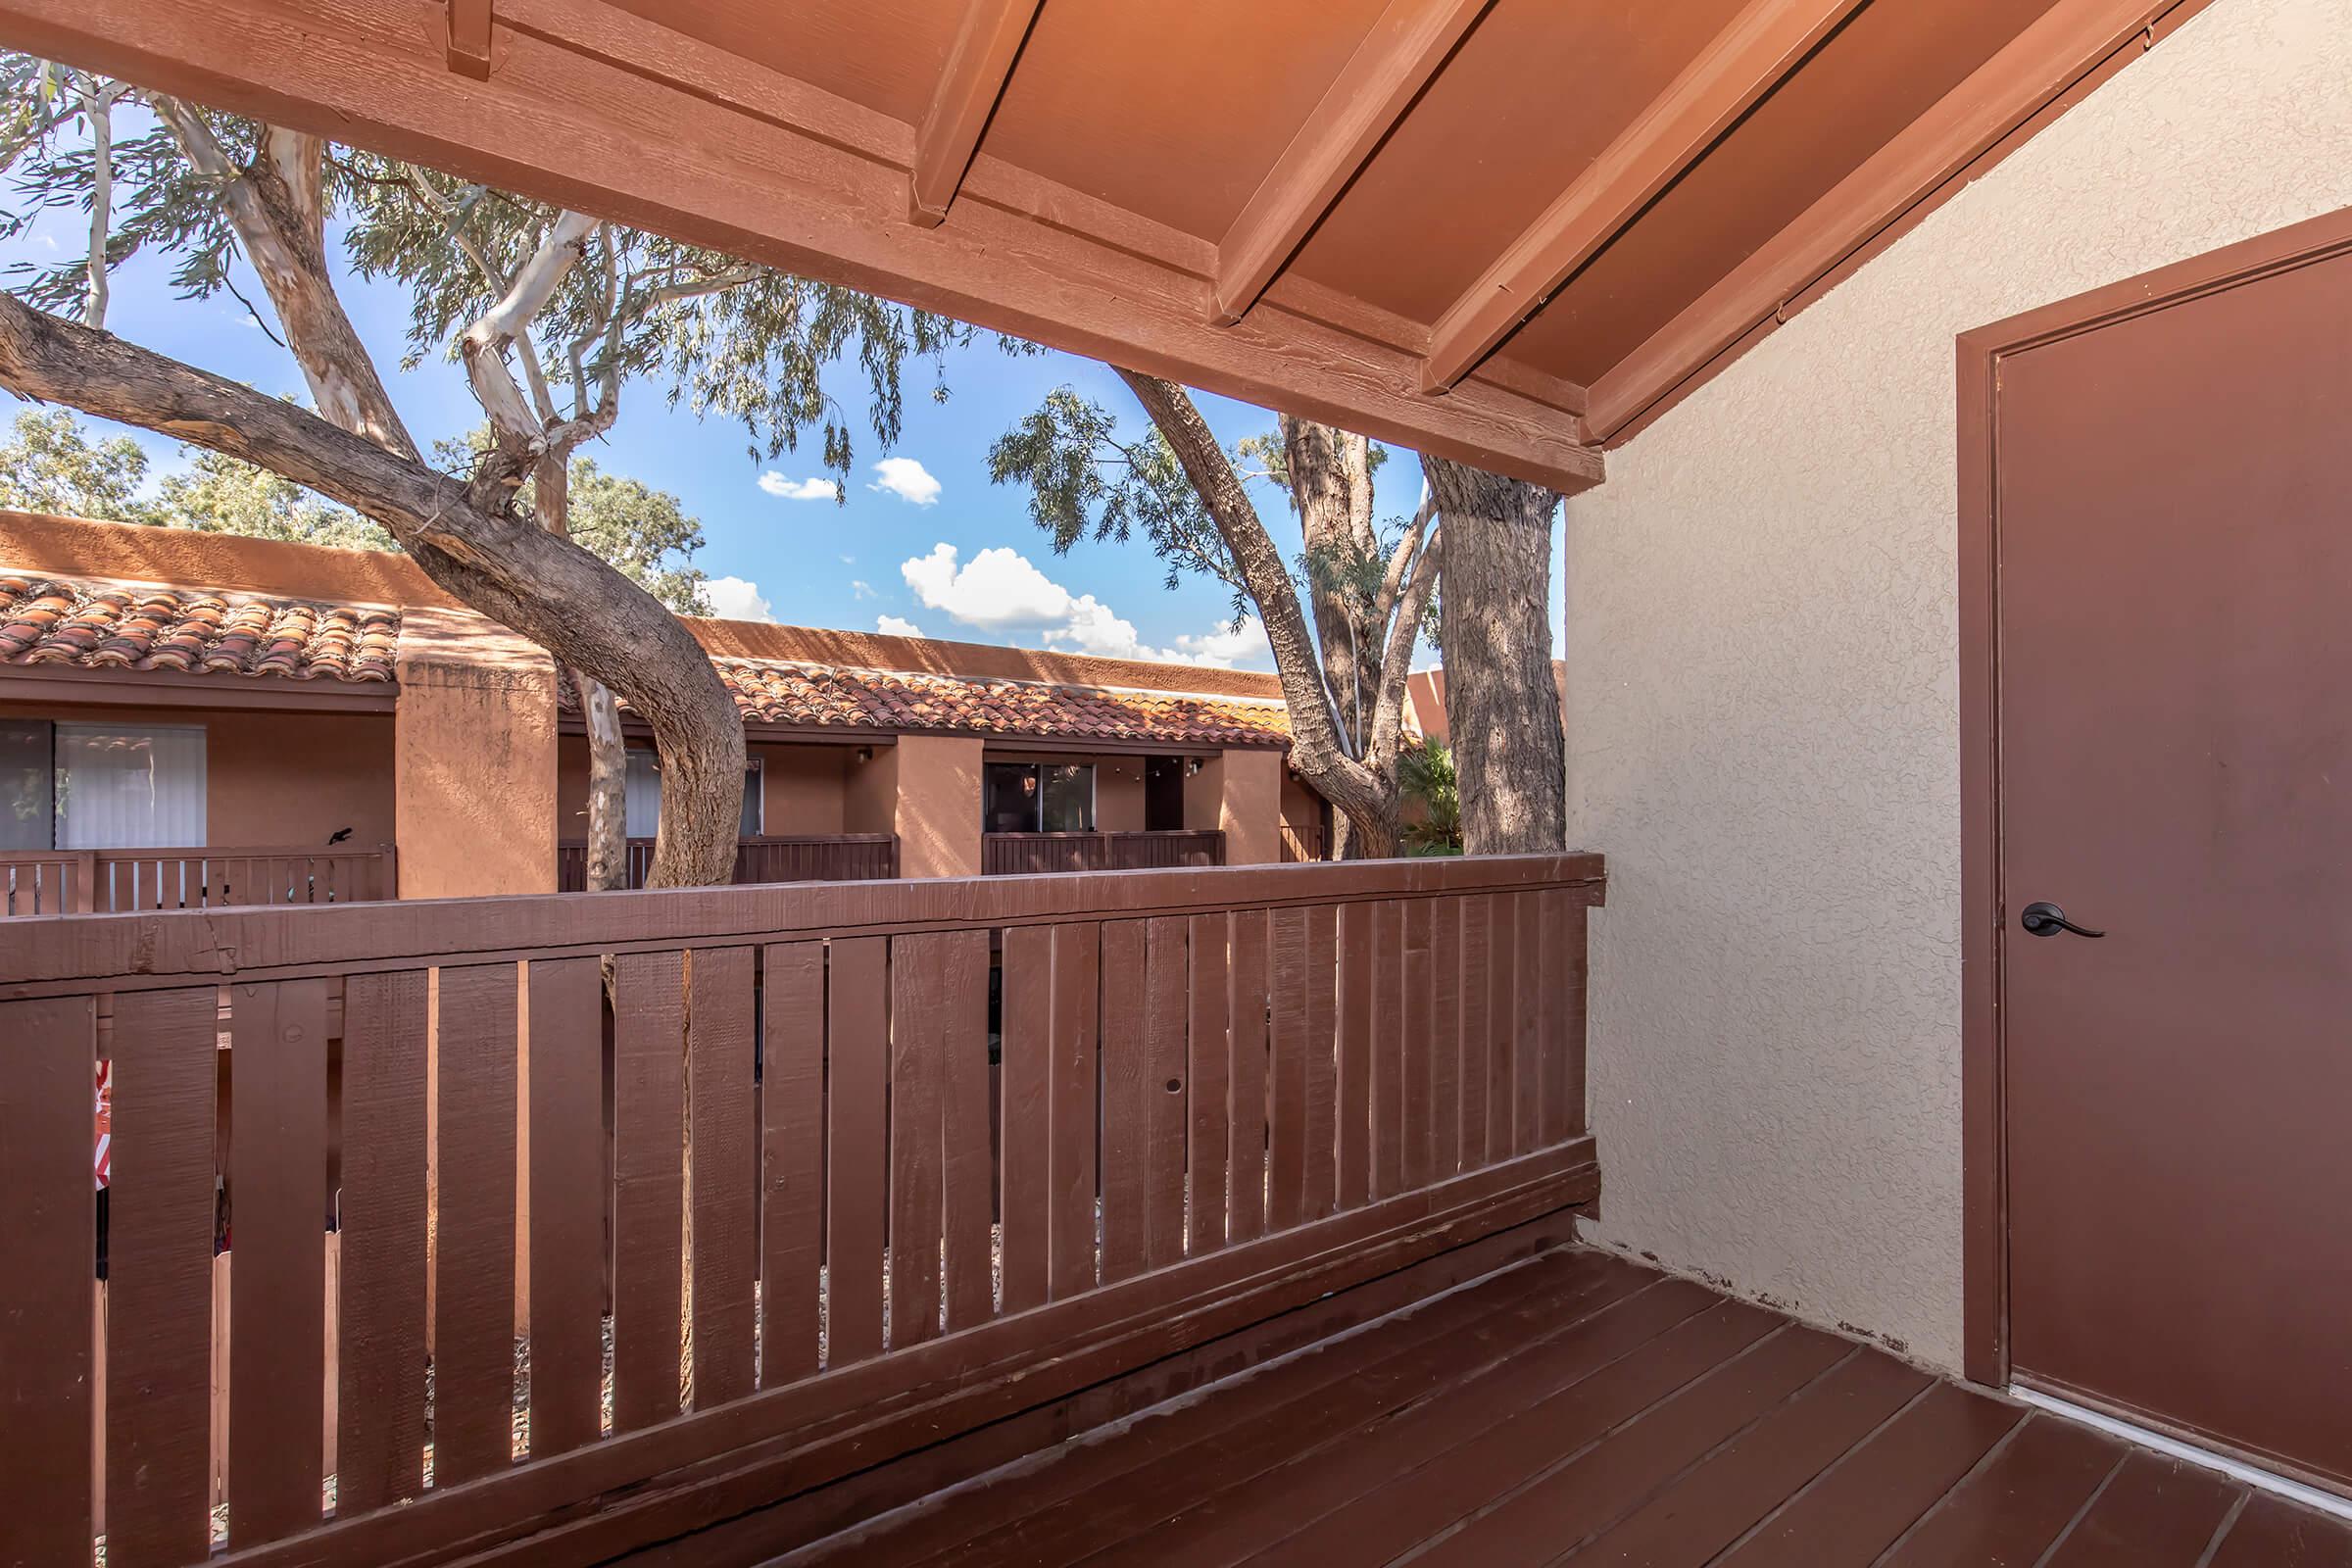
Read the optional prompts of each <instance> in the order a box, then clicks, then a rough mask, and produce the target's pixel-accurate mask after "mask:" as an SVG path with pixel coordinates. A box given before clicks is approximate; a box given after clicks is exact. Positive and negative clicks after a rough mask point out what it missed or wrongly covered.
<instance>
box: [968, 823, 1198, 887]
mask: <svg viewBox="0 0 2352 1568" xmlns="http://www.w3.org/2000/svg"><path fill="white" fill-rule="evenodd" d="M1224 863H1225V835H1224V834H1223V833H1221V832H1219V831H1218V830H1217V829H1215V828H1185V829H1182V830H1179V831H1175V832H1158V833H984V834H982V835H981V837H980V869H981V871H982V872H983V873H984V874H985V875H988V876H1022V875H1027V874H1029V873H1032V872H1038V871H1154V870H1159V869H1162V868H1164V867H1167V866H1177V865H1191V866H1201V865H1223V864H1224Z"/></svg>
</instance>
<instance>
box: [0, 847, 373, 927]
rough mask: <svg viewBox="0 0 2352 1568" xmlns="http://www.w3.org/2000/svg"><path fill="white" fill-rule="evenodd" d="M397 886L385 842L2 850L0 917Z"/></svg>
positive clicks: (323, 896) (279, 900) (324, 897)
mask: <svg viewBox="0 0 2352 1568" xmlns="http://www.w3.org/2000/svg"><path fill="white" fill-rule="evenodd" d="M397 887H398V884H397V881H396V879H395V874H394V855H393V851H392V847H391V846H390V845H388V844H385V845H374V846H370V847H367V848H360V847H356V846H354V847H340V846H338V847H333V848H326V849H313V848H308V847H303V846H294V847H271V848H267V849H243V848H238V847H236V846H233V845H232V846H228V847H224V848H220V849H211V848H207V849H169V850H52V851H35V852H7V853H0V915H8V914H122V913H124V912H127V911H129V910H133V909H214V908H228V907H238V906H245V905H257V904H352V903H360V902H368V901H373V900H379V899H389V898H391V897H393V895H394V893H395V892H396V891H397Z"/></svg>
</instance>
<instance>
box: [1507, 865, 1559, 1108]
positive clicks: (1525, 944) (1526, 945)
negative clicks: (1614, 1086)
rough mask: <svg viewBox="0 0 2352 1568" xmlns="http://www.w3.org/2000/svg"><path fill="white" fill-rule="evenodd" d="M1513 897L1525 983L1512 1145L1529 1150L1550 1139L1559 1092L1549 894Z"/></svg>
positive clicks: (1515, 1048) (1520, 995)
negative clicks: (1549, 1122)
mask: <svg viewBox="0 0 2352 1568" xmlns="http://www.w3.org/2000/svg"><path fill="white" fill-rule="evenodd" d="M1511 900H1512V902H1513V903H1514V904H1516V905H1518V907H1519V908H1518V913H1517V915H1516V916H1515V920H1516V932H1517V935H1518V939H1519V954H1518V963H1517V970H1518V977H1519V983H1518V984H1517V985H1516V986H1514V987H1513V988H1512V997H1513V1000H1514V1001H1515V1002H1516V1003H1517V1004H1518V1011H1517V1013H1516V1015H1515V1022H1516V1024H1517V1032H1516V1034H1515V1035H1514V1037H1513V1044H1512V1061H1513V1064H1514V1070H1515V1071H1516V1073H1517V1075H1518V1087H1517V1089H1516V1090H1514V1091H1513V1094H1512V1106H1513V1111H1514V1119H1515V1121H1516V1123H1517V1126H1516V1128H1515V1130H1514V1132H1513V1135H1512V1147H1513V1148H1514V1149H1516V1150H1517V1151H1518V1152H1520V1153H1522V1154H1524V1153H1527V1152H1530V1151H1532V1150H1535V1149H1538V1148H1540V1147H1542V1145H1543V1143H1544V1101H1545V1099H1546V1098H1547V1097H1548V1096H1550V1095H1551V1094H1553V1093H1554V1092H1555V1086H1554V1085H1553V1084H1552V1082H1551V1080H1552V1078H1553V1076H1554V1072H1553V1063H1552V1062H1551V1060H1550V1059H1549V1053H1547V1052H1546V1051H1544V1039H1543V1032H1544V982H1543V975H1544V961H1543V959H1544V905H1543V895H1541V894H1537V893H1514V894H1513V895H1511Z"/></svg>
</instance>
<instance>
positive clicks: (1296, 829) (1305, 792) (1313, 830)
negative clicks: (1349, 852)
mask: <svg viewBox="0 0 2352 1568" xmlns="http://www.w3.org/2000/svg"><path fill="white" fill-rule="evenodd" d="M1282 825H1283V826H1284V827H1287V828H1289V829H1290V830H1291V831H1292V832H1293V833H1294V834H1296V835H1298V838H1299V843H1301V844H1303V845H1305V846H1307V848H1308V849H1309V850H1310V851H1312V850H1317V849H1320V850H1321V851H1322V852H1323V853H1324V854H1326V855H1328V854H1330V853H1331V850H1330V846H1329V845H1326V844H1325V843H1324V842H1323V797H1322V796H1320V795H1317V794H1316V793H1315V792H1314V791H1313V790H1310V789H1308V788H1307V787H1306V781H1305V780H1303V779H1301V778H1300V777H1299V775H1298V774H1296V773H1294V772H1292V771H1291V770H1290V769H1289V768H1287V767H1286V768H1284V769H1283V770H1282Z"/></svg>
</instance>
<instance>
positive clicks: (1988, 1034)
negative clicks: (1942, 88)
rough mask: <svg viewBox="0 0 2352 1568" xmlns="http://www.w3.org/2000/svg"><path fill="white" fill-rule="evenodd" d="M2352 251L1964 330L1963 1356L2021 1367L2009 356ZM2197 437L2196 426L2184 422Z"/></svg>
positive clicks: (2293, 256) (2347, 247)
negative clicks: (2004, 586) (2003, 862)
mask: <svg viewBox="0 0 2352 1568" xmlns="http://www.w3.org/2000/svg"><path fill="white" fill-rule="evenodd" d="M2347 253H2352V208H2345V209H2343V210H2342V211H2339V212H2334V213H2328V214H2326V215H2324V216H2322V217H2319V218H2314V219H2310V220H2308V221H2304V222H2300V223H2296V224H2293V225H2291V226H2289V227H2286V228H2281V229H2277V230H2274V231H2273V232H2271V233H2268V234H2262V235H2258V236H2256V237H2255V238H2253V239H2249V240H2243V241H2240V242H2239V243H2237V244H2234V245H2229V246H2225V247H2223V248H2222V249H2220V250H2216V251H2209V252H2207V253H2206V254H2205V255H2202V256H2197V257H2192V258H2190V259H2189V260H2187V261H2184V262H2178V263H2175V264H2174V265H2172V266H2170V267H2162V268H2158V269H2156V270H2153V271H2149V272H2142V273H2140V274H2139V275H2138V276H2136V277H2129V278H2125V279H2123V280H2122V281H2120V282H2116V283H2110V284H2108V285H2106V286H2105V287H2103V288H2096V289H2092V290H2090V291H2089V292H2088V293H2085V294H2078V295H2076V296H2074V297H2073V298H2071V299H2065V300H2060V301H2058V302H2057V303H2056V304H2053V305H2045V306H2042V307H2041V308H2039V309H2038V310H2033V311H2028V312H2026V313H2025V314H2023V315H2021V316H2013V317H2010V318H2009V319H2007V320H2003V321H1996V322H1993V323H1992V324H1991V325H1989V326H1981V327H1978V328H1977V329H1976V330H1974V331H1970V332H1963V333H1961V334H1960V337H1959V437H1960V535H1959V565H1960V599H1959V610H1960V910H1961V927H1960V992H1961V1017H1960V1057H1961V1068H1960V1083H1961V1277H1962V1303H1963V1309H1962V1325H1961V1350H1962V1362H1963V1368H1964V1370H1965V1371H1966V1373H1967V1375H1968V1377H1969V1379H1970V1381H1972V1382H1976V1383H1982V1384H1986V1385H1989V1386H1991V1387H1993V1388H2005V1387H2007V1386H2008V1383H2009V1380H2010V1370H2011V1368H2010V1340H2009V1246H2008V1242H2009V1182H2008V1122H2007V1105H2006V1102H2005V1099H2004V1094H2005V1079H2004V1068H2003V1059H2004V1052H2005V1049H2006V1043H2005V1037H2004V1018H2003V1013H2002V994H2003V993H2002V982H2001V956H2002V940H2003V936H2004V933H2005V928H2006V922H2005V915H2004V906H2005V902H2006V901H2005V897H2004V890H2003V889H2002V887H2001V885H2000V844H2001V809H2000V783H2001V732H2000V706H1999V695H2000V673H2001V664H2000V636H1999V630H2000V582H1999V573H1998V571H1997V564H1998V559H1999V556H1998V552H1999V542H2000V518H1999V516H1998V515H1997V508H1996V505H1995V497H1996V496H1997V495H1998V486H1997V483H1996V480H1997V475H1998V471H1999V462H2000V453H1999V451H1998V450H1997V446H1996V440H1995V436H1996V429H1997V419H1996V409H1995V394H1996V392H1997V389H1998V376H1999V373H2000V364H2001V361H2002V360H2003V358H2005V357H2006V356H2009V355H2012V354H2018V353H2023V352H2024V351H2026V350H2028V349H2034V348H2039V347H2041V346H2042V345H2044V344H2048V343H2054V342H2057V341H2059V340H2061V339H2063V338H2069V337H2075V336H2078V335H2080V334H2082V333H2085V332H2092V331H2096V330H2098V329H2099V328H2101V327H2105V326H2112V325H2114V324H2116V323H2117V322H2120V321H2126V320H2130V319H2132V318H2133V317H2137V316H2144V315H2147V314H2149V313H2152V312H2155V311H2161V310H2165V309H2168V308H2170V307H2172V306H2175V305H2179V304H2181V303H2183V302H2185V301H2189V300H2194V299H2197V298H2200V297H2202V296H2205V295H2209V294H2215V293H2219V292H2221V291H2222V290H2224V289H2229V288H2235V287H2237V286H2239V285H2241V284H2244V283H2251V282H2258V281H2260V280H2261V279H2263V278H2267V277H2273V276H2276V275H2278V274H2279V273H2281V272H2287V271H2292V270H2295V269H2297V268H2300V267H2307V266H2310V265H2312V264H2314V263H2318V262H2325V261H2328V260H2331V259H2333V258H2335V257H2338V256H2342V255H2345V254H2347ZM2185 433H2186V434H2187V435H2188V436H2189V437H2191V438H2193V437H2194V435H2195V432H2194V431H2189V432H2185Z"/></svg>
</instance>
